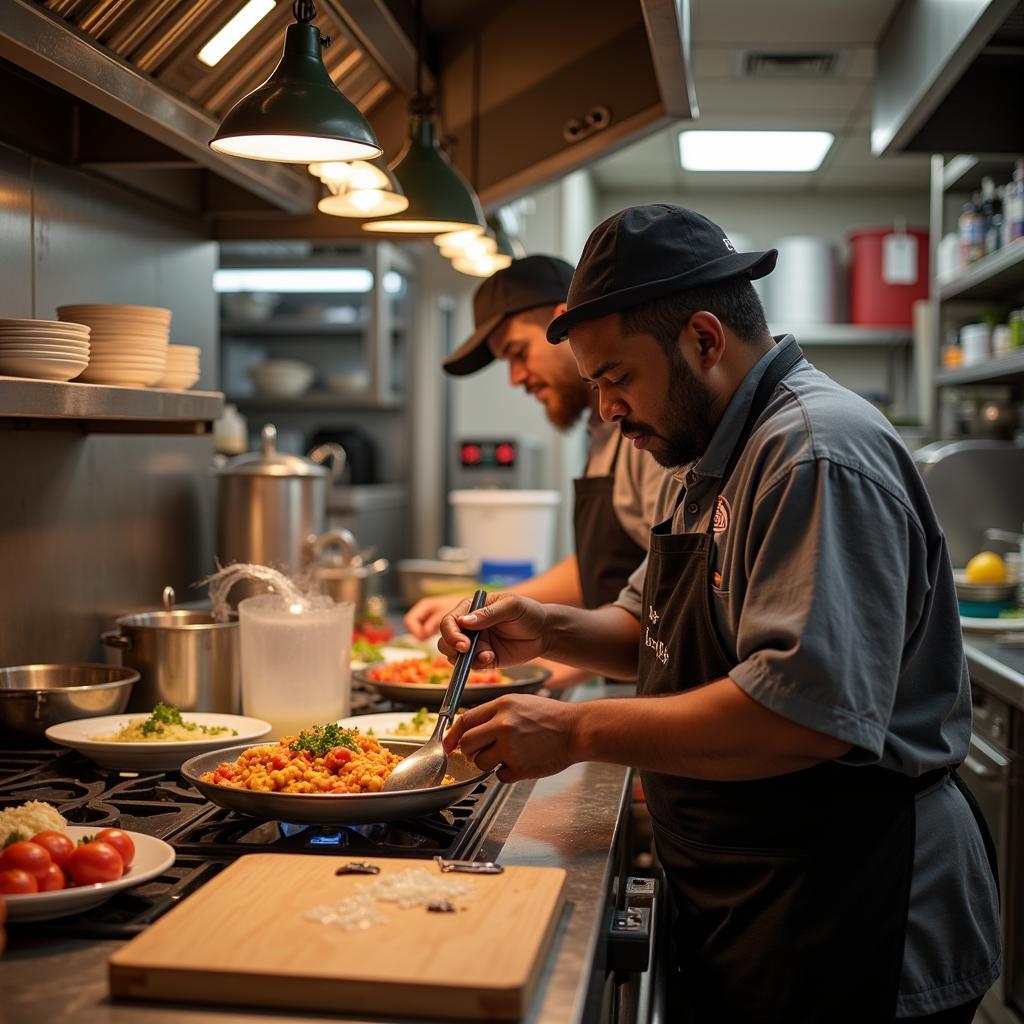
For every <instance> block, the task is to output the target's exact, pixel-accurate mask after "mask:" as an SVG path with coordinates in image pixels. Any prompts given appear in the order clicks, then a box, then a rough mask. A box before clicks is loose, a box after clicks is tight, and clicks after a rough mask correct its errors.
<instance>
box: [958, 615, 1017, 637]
mask: <svg viewBox="0 0 1024 1024" xmlns="http://www.w3.org/2000/svg"><path fill="white" fill-rule="evenodd" d="M960 628H961V629H965V630H967V631H968V632H969V633H1019V632H1021V631H1022V630H1024V619H1000V618H993V619H975V618H970V617H968V616H966V615H961V616H960Z"/></svg>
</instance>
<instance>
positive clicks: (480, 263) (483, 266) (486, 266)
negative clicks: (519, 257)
mask: <svg viewBox="0 0 1024 1024" xmlns="http://www.w3.org/2000/svg"><path fill="white" fill-rule="evenodd" d="M511 262H512V257H511V256H506V255H505V254H504V253H500V252H491V253H484V254H483V255H482V256H456V257H455V258H454V259H453V260H452V268H453V269H454V270H457V271H458V272H459V273H460V274H469V275H470V276H472V277H490V276H491V274H493V273H495V272H496V271H498V270H504V269H505V268H506V267H507V266H508V265H509V264H510V263H511Z"/></svg>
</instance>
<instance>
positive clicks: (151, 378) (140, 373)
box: [80, 369, 161, 388]
mask: <svg viewBox="0 0 1024 1024" xmlns="http://www.w3.org/2000/svg"><path fill="white" fill-rule="evenodd" d="M160 373H161V371H160V370H159V369H157V370H152V371H151V370H92V369H89V370H86V371H85V372H84V373H83V374H82V376H81V378H80V379H81V380H82V382H83V383H85V384H114V385H116V386H118V387H122V388H148V387H149V386H150V385H151V384H155V383H156V382H157V381H158V380H159V379H160Z"/></svg>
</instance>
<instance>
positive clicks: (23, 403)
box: [0, 377, 224, 434]
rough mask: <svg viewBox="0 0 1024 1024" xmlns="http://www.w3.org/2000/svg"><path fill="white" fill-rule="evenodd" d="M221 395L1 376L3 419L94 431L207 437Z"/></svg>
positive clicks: (221, 403) (218, 410) (221, 405)
mask: <svg viewBox="0 0 1024 1024" xmlns="http://www.w3.org/2000/svg"><path fill="white" fill-rule="evenodd" d="M223 408H224V396H223V395H222V394H221V393H220V392H219V391H169V390H164V389H162V388H122V387H113V386H109V385H105V384H76V383H75V382H74V381H71V382H69V383H64V382H62V381H49V380H30V379H28V378H23V377H0V419H6V420H27V421H30V423H29V425H33V424H35V423H36V422H37V421H51V422H55V423H57V424H58V425H59V426H62V427H67V426H75V427H76V428H78V429H82V430H85V431H87V432H90V433H136V434H148V433H155V434H204V433H208V432H209V429H210V424H211V423H213V421H214V420H215V419H217V417H218V416H220V414H221V411H222V409H223Z"/></svg>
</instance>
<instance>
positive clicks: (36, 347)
mask: <svg viewBox="0 0 1024 1024" xmlns="http://www.w3.org/2000/svg"><path fill="white" fill-rule="evenodd" d="M0 352H3V353H5V354H7V355H14V354H15V353H21V354H24V353H25V352H38V353H39V355H54V356H64V357H71V358H77V357H79V356H81V358H83V359H85V358H87V357H88V355H89V342H87V341H83V342H81V343H80V344H79V343H72V342H67V343H64V342H60V341H32V340H30V339H28V338H24V339H20V340H16V341H13V340H12V341H0Z"/></svg>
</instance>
